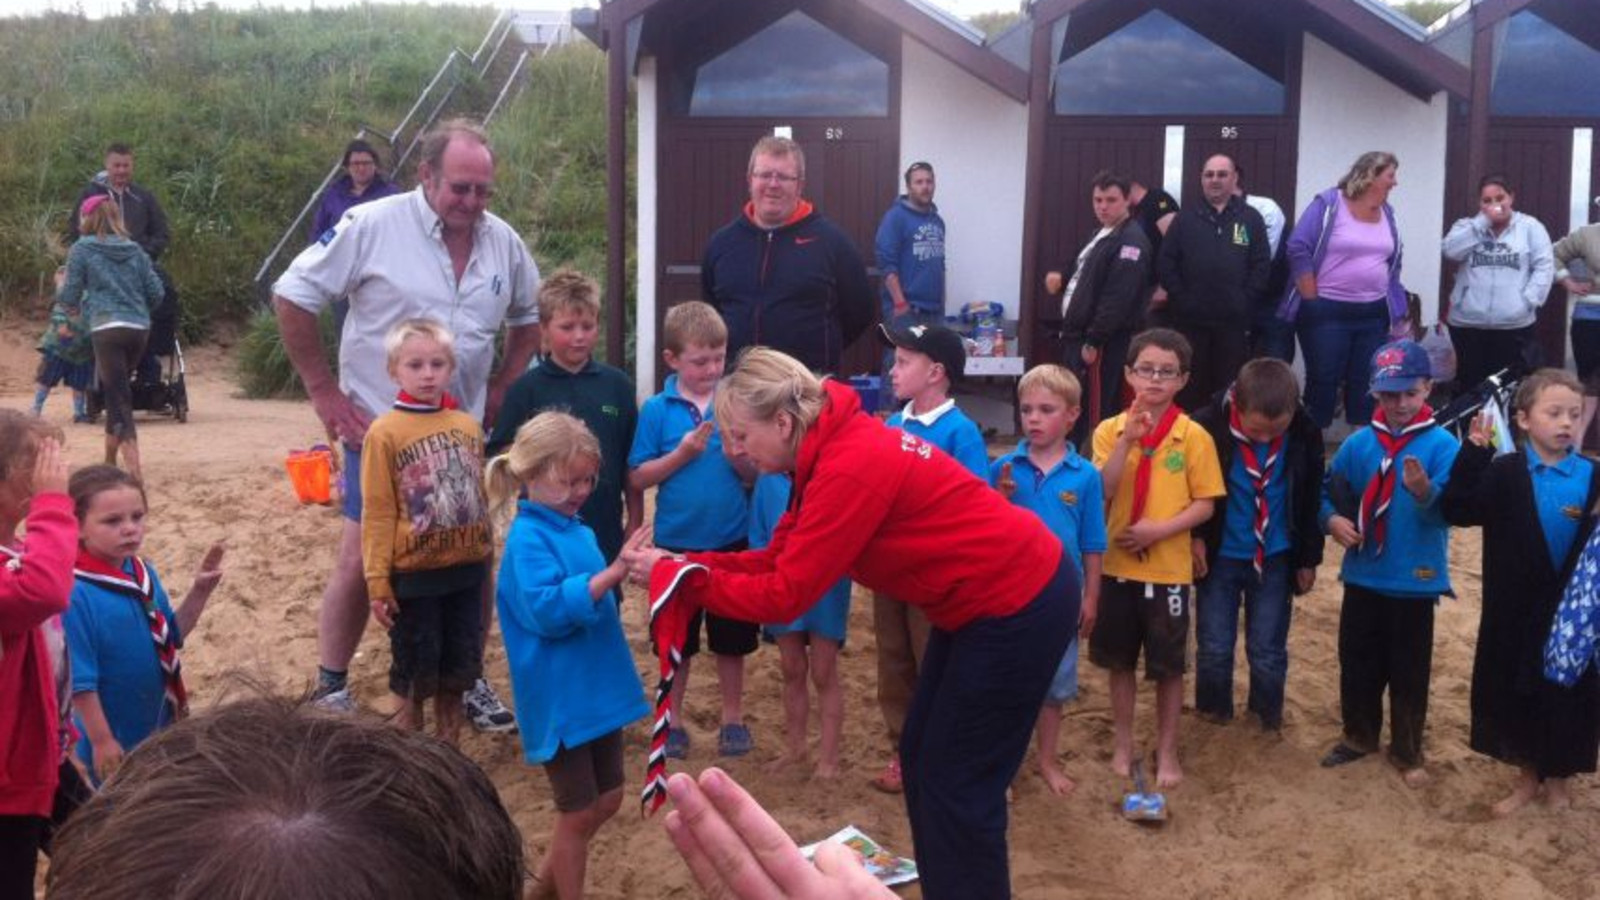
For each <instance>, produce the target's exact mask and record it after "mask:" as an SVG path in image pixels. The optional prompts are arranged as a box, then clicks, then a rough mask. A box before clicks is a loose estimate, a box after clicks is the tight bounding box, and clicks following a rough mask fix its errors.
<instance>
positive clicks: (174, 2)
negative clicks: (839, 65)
mask: <svg viewBox="0 0 1600 900" xmlns="http://www.w3.org/2000/svg"><path fill="white" fill-rule="evenodd" d="M214 2H216V4H217V5H218V6H221V7H225V8H228V9H253V8H255V7H258V6H260V7H267V8H274V7H287V8H291V9H305V8H306V7H308V6H319V7H329V6H349V5H351V4H352V3H357V2H363V0H214ZM365 2H369V3H386V2H390V3H393V2H401V0H365ZM412 2H415V0H412ZM428 2H430V3H432V4H433V5H436V6H447V5H448V6H498V7H502V8H507V9H570V8H572V7H574V6H593V5H595V4H594V3H593V2H584V0H570V2H566V0H428ZM934 2H935V3H938V4H939V5H940V6H943V7H944V8H946V9H948V10H951V11H952V12H955V13H956V14H958V15H962V16H970V15H973V14H975V13H980V12H989V11H991V10H997V9H1016V8H1017V0H934ZM133 5H134V4H133V0H0V15H6V16H11V15H26V14H28V13H38V12H45V11H48V10H56V11H60V12H76V11H77V10H79V9H81V10H83V12H84V13H85V14H86V15H89V16H93V17H96V18H98V17H100V16H105V15H116V14H118V13H120V12H122V11H123V10H124V9H131V8H132V7H133ZM162 5H163V6H165V7H166V8H168V9H176V8H179V7H180V6H183V5H196V6H198V5H202V4H201V3H200V2H196V0H162Z"/></svg>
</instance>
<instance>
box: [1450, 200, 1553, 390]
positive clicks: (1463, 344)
mask: <svg viewBox="0 0 1600 900" xmlns="http://www.w3.org/2000/svg"><path fill="white" fill-rule="evenodd" d="M1515 202H1516V194H1515V193H1513V192H1512V190H1511V187H1510V186H1509V185H1508V184H1507V183H1506V179H1505V177H1504V176H1501V175H1488V176H1485V177H1484V179H1483V180H1482V181H1480V182H1478V214H1477V215H1476V216H1473V217H1471V218H1467V219H1459V220H1457V221H1456V223H1455V224H1454V225H1452V226H1450V233H1449V234H1446V235H1445V236H1444V256H1445V258H1446V259H1449V260H1451V261H1453V262H1457V263H1460V267H1459V268H1457V269H1456V283H1455V288H1454V290H1452V291H1451V292H1450V315H1449V318H1448V321H1449V323H1450V340H1451V342H1452V343H1454V344H1455V345H1456V381H1457V382H1458V383H1459V384H1460V385H1461V386H1462V387H1463V388H1471V387H1473V386H1474V385H1476V384H1478V383H1479V382H1481V381H1482V380H1483V379H1485V378H1487V377H1489V376H1490V375H1493V374H1494V373H1495V372H1497V371H1499V370H1500V369H1507V368H1509V369H1513V370H1515V371H1516V373H1517V374H1521V373H1525V372H1531V371H1533V370H1534V369H1536V368H1538V367H1539V365H1540V361H1539V346H1538V344H1537V343H1536V342H1535V341H1534V336H1533V329H1534V319H1536V318H1537V317H1538V315H1539V307H1541V306H1543V305H1544V301H1545V298H1546V297H1547V296H1549V294H1550V285H1551V283H1552V282H1553V281H1555V274H1556V262H1555V256H1554V255H1553V254H1552V253H1551V249H1550V234H1549V232H1547V231H1545V228H1544V226H1543V225H1541V224H1540V223H1539V220H1538V219H1535V218H1534V217H1532V216H1529V215H1525V214H1523V213H1519V212H1517V211H1516V210H1515V209H1514V208H1513V205H1514V204H1515Z"/></svg>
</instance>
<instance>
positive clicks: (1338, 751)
mask: <svg viewBox="0 0 1600 900" xmlns="http://www.w3.org/2000/svg"><path fill="white" fill-rule="evenodd" d="M1366 755H1367V751H1365V750H1357V749H1356V748H1354V747H1352V746H1350V745H1349V744H1346V743H1344V742H1343V741H1341V742H1339V743H1337V744H1335V745H1333V749H1332V750H1329V751H1328V755H1327V756H1324V757H1323V758H1322V767H1323V768H1324V769H1331V768H1334V767H1335V766H1342V765H1345V764H1347V763H1353V762H1355V761H1356V760H1358V759H1360V758H1362V757H1363V756H1366Z"/></svg>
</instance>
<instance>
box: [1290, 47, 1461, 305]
mask: <svg viewBox="0 0 1600 900" xmlns="http://www.w3.org/2000/svg"><path fill="white" fill-rule="evenodd" d="M1301 84H1302V87H1301V96H1300V167H1299V170H1298V172H1297V174H1296V181H1295V196H1294V197H1293V198H1292V205H1293V207H1294V210H1293V212H1292V214H1291V215H1292V216H1293V217H1294V218H1295V220H1296V221H1298V220H1299V215H1300V213H1301V212H1303V211H1304V210H1305V206H1306V204H1307V203H1310V202H1311V198H1312V197H1314V196H1315V195H1316V194H1317V193H1318V192H1319V191H1323V190H1326V189H1327V188H1330V187H1333V186H1334V184H1336V183H1337V182H1338V180H1339V179H1340V178H1341V177H1343V175H1344V173H1345V172H1347V171H1349V168H1350V164H1351V163H1353V162H1355V159H1356V157H1358V156H1360V155H1361V154H1362V153H1365V152H1366V151H1368V150H1387V151H1388V152H1390V153H1393V154H1394V155H1395V156H1396V157H1398V158H1399V160H1400V186H1399V187H1397V188H1396V189H1395V191H1394V193H1393V194H1391V195H1390V197H1389V202H1390V203H1391V204H1392V205H1393V206H1394V208H1395V215H1396V217H1397V218H1398V220H1399V225H1400V239H1401V241H1403V242H1404V244H1405V254H1406V256H1405V269H1404V271H1403V272H1402V273H1401V278H1402V280H1403V281H1404V282H1405V285H1406V287H1407V289H1409V290H1411V291H1413V292H1415V293H1416V294H1417V295H1419V296H1420V297H1421V298H1422V318H1423V321H1424V322H1425V323H1430V324H1431V323H1432V322H1433V321H1434V320H1435V319H1436V318H1437V315H1438V309H1439V271H1440V264H1441V262H1442V260H1441V258H1440V255H1439V242H1440V240H1441V238H1442V237H1443V236H1444V232H1445V221H1444V196H1445V177H1444V160H1445V137H1446V124H1447V122H1448V118H1449V117H1448V113H1449V106H1448V100H1447V99H1446V95H1445V94H1442V93H1441V94H1438V95H1436V96H1434V98H1433V99H1432V100H1431V101H1426V102H1424V101H1422V100H1418V99H1417V98H1416V97H1415V96H1413V95H1412V94H1409V93H1407V92H1406V91H1404V90H1402V89H1401V88H1399V87H1396V86H1395V85H1394V84H1392V83H1390V82H1388V81H1386V80H1384V79H1383V78H1381V77H1380V76H1378V75H1376V74H1374V73H1373V72H1371V71H1370V70H1368V69H1367V68H1365V67H1364V66H1362V65H1361V64H1359V63H1357V62H1355V61H1354V60H1352V59H1350V58H1349V57H1348V56H1345V55H1344V54H1342V53H1340V52H1339V51H1337V50H1335V49H1333V48H1332V47H1330V46H1328V45H1327V44H1325V43H1323V42H1322V41H1320V40H1318V39H1317V38H1315V37H1313V36H1311V35H1309V34H1308V35H1306V37H1305V62H1304V70H1303V75H1302V77H1301ZM1275 199H1277V200H1278V202H1279V203H1280V204H1281V205H1282V206H1284V207H1285V212H1289V210H1288V207H1289V206H1290V205H1291V201H1290V198H1283V197H1278V198H1275Z"/></svg>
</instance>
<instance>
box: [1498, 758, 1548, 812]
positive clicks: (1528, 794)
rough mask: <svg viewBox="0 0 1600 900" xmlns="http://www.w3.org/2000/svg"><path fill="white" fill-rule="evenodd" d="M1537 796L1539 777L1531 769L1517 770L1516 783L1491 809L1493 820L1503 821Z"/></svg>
mask: <svg viewBox="0 0 1600 900" xmlns="http://www.w3.org/2000/svg"><path fill="white" fill-rule="evenodd" d="M1537 796H1539V776H1538V775H1537V774H1535V772H1534V771H1533V770H1532V769H1527V768H1521V769H1518V770H1517V781H1516V783H1515V784H1514V785H1512V788H1511V793H1510V794H1507V795H1506V796H1505V797H1504V798H1503V799H1501V800H1500V802H1499V803H1496V804H1495V805H1494V807H1493V810H1492V811H1493V812H1494V815H1495V818H1497V819H1503V818H1505V817H1506V816H1509V815H1511V814H1512V813H1514V812H1516V811H1517V810H1519V809H1521V808H1523V807H1524V806H1527V805H1528V804H1529V803H1531V802H1533V798H1535V797H1537Z"/></svg>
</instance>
